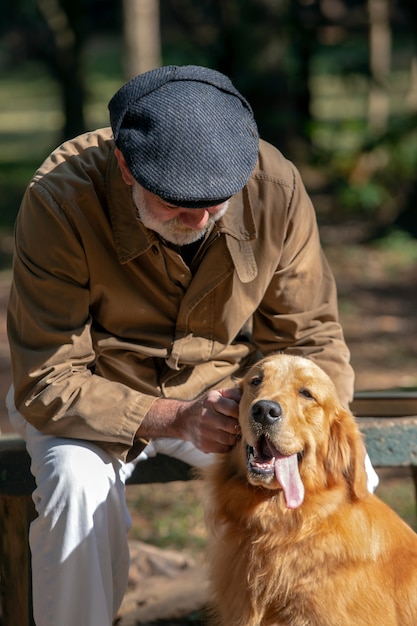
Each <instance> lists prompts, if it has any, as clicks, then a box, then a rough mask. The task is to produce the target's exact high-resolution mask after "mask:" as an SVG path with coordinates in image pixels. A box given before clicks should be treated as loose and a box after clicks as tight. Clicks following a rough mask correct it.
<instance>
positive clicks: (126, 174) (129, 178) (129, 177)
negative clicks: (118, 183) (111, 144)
mask: <svg viewBox="0 0 417 626" xmlns="http://www.w3.org/2000/svg"><path fill="white" fill-rule="evenodd" d="M114 154H115V156H116V159H117V162H118V164H119V168H120V171H121V174H122V178H123V180H124V181H125V183H126V185H133V184H134V182H135V179H134V177H133V174H132V173H131V171H130V169H129V168H128V166H127V163H126V161H125V158H124V156H123V154H122V153H121V152H120V150H119V148H115V149H114Z"/></svg>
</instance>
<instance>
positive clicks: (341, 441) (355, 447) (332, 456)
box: [326, 406, 368, 498]
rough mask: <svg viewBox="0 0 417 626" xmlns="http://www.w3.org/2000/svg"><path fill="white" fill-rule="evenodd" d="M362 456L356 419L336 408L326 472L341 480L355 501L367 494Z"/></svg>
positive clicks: (363, 458)
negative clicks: (346, 485)
mask: <svg viewBox="0 0 417 626" xmlns="http://www.w3.org/2000/svg"><path fill="white" fill-rule="evenodd" d="M365 455H366V448H365V445H364V443H363V440H362V436H361V434H360V432H359V429H358V427H357V424H356V422H355V418H354V417H353V415H352V414H351V413H350V412H349V411H347V410H346V409H344V408H343V407H341V406H339V407H337V409H336V412H335V415H334V419H333V422H332V424H331V426H330V439H329V447H328V453H327V460H326V469H327V471H328V472H329V474H330V475H331V476H332V477H333V478H334V479H335V480H336V481H339V480H344V481H345V482H346V483H347V484H348V486H349V489H350V492H351V495H352V496H353V497H355V498H364V497H365V496H366V495H367V494H368V487H367V475H366V470H365Z"/></svg>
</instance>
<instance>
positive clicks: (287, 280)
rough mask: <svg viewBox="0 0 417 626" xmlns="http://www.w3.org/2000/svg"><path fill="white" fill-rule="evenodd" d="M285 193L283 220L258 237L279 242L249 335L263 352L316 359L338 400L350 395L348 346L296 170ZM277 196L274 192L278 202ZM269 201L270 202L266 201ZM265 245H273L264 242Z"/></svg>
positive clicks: (310, 209) (312, 214) (311, 211)
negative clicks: (333, 385)
mask: <svg viewBox="0 0 417 626" xmlns="http://www.w3.org/2000/svg"><path fill="white" fill-rule="evenodd" d="M291 169H292V173H293V185H292V189H291V193H288V194H287V196H286V197H287V199H288V201H287V206H286V207H280V209H278V207H276V206H275V207H273V209H272V210H273V211H275V213H277V212H278V211H279V210H281V209H282V208H283V209H284V210H285V219H284V221H281V223H280V230H282V231H283V232H280V233H278V232H277V231H276V227H275V228H274V226H273V227H272V228H271V226H270V225H271V223H269V227H268V228H267V229H265V231H264V232H263V233H262V237H264V238H267V239H270V238H276V239H278V240H280V242H281V244H280V245H281V249H280V253H279V254H278V255H277V257H278V258H277V260H276V269H275V272H274V273H273V276H272V279H271V281H270V283H269V286H268V288H267V290H266V292H265V295H264V298H263V300H262V302H261V304H260V306H259V307H258V309H257V311H256V313H255V315H254V320H253V324H254V326H253V336H254V340H255V342H256V345H257V347H258V348H259V349H260V351H261V352H262V353H263V354H270V353H272V352H277V351H283V352H291V353H293V354H299V355H302V356H306V357H309V358H311V359H312V360H314V361H316V362H317V363H318V365H320V366H321V367H322V368H323V369H324V370H325V371H326V372H327V373H328V374H329V375H330V377H331V378H332V380H333V382H334V384H335V385H336V388H337V390H338V393H339V397H340V400H341V402H342V403H343V404H344V405H345V406H347V405H348V403H349V402H350V401H351V399H352V395H353V380H354V376H353V371H352V368H351V366H350V365H349V356H350V355H349V350H348V348H347V346H346V343H345V340H344V337H343V331H342V328H341V326H340V323H339V319H338V304H337V293H336V285H335V280H334V277H333V274H332V271H331V269H330V267H329V265H328V263H327V260H326V258H325V255H324V253H323V250H322V247H321V244H320V240H319V232H318V227H317V222H316V216H315V211H314V208H313V206H312V203H311V201H310V198H309V196H308V194H307V192H306V190H305V188H304V185H303V183H302V181H301V178H300V175H299V173H298V171H297V170H296V169H295V168H294V167H293V166H291ZM281 200H282V197H281V196H280V201H281ZM271 203H272V204H273V200H272V201H271ZM268 245H269V246H270V247H271V249H273V248H274V244H273V243H269V244H268Z"/></svg>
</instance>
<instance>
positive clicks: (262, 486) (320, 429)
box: [205, 355, 417, 626]
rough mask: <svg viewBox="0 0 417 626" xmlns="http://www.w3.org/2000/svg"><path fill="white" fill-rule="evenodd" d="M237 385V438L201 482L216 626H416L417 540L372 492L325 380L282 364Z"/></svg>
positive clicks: (355, 442) (264, 367)
mask: <svg viewBox="0 0 417 626" xmlns="http://www.w3.org/2000/svg"><path fill="white" fill-rule="evenodd" d="M241 387H242V400H241V403H240V417H239V421H240V427H241V438H240V440H239V441H238V443H237V444H236V446H235V447H234V449H233V450H232V452H230V453H229V454H225V455H219V458H218V460H217V461H216V462H215V463H214V465H213V466H212V467H211V468H209V469H208V471H207V473H206V476H205V480H206V484H207V486H208V494H209V498H208V505H207V519H208V526H209V528H210V529H211V532H210V535H211V542H210V547H209V559H210V578H211V584H212V591H213V597H214V605H215V612H216V614H217V615H218V617H216V618H215V619H214V623H216V624H221V625H222V626H416V625H417V535H416V534H415V533H414V532H413V531H412V530H411V529H410V528H409V527H408V526H407V525H406V524H405V523H404V522H403V521H402V520H401V519H400V518H399V517H398V516H397V515H396V513H394V511H392V510H391V509H390V508H389V507H388V506H386V505H385V504H384V503H383V502H382V501H381V500H379V499H378V498H377V497H376V496H374V495H372V494H370V493H369V492H368V490H367V477H366V472H365V469H364V455H365V448H364V444H363V442H362V439H361V436H360V434H359V431H358V428H357V426H356V423H355V420H354V418H353V416H352V415H351V413H349V412H348V411H347V410H345V409H344V408H342V406H341V405H340V403H339V401H338V399H337V395H336V391H335V388H334V386H333V384H332V382H331V381H330V379H329V377H328V376H327V375H326V374H325V373H324V372H323V371H322V370H321V369H320V368H319V367H318V366H317V365H315V364H314V363H313V362H312V361H310V360H308V359H305V358H302V357H295V356H287V355H274V356H271V357H267V358H266V359H263V360H262V361H260V362H259V363H258V364H257V365H255V366H254V367H252V369H251V370H250V371H249V372H248V374H247V375H246V377H245V378H244V379H243V381H242V382H241ZM259 401H261V404H259ZM263 401H267V402H266V403H265V402H263ZM268 402H269V403H272V404H268ZM256 403H258V404H256ZM293 455H295V456H293ZM269 457H271V458H269ZM273 457H274V458H275V459H276V460H274V458H273ZM284 457H286V458H284ZM282 458H284V460H282ZM279 459H280V460H279ZM280 463H283V464H284V465H283V469H282V470H280V469H279V464H280ZM275 465H276V466H277V469H276V470H275V469H274V468H275ZM297 468H298V472H299V475H297ZM285 474H286V476H287V478H285ZM278 480H279V481H280V482H281V483H282V485H283V487H281V484H280V482H278ZM284 487H285V489H284Z"/></svg>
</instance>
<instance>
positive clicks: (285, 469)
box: [275, 454, 304, 509]
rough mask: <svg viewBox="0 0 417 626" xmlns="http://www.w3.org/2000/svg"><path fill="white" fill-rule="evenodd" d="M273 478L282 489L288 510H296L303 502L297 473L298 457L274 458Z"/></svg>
mask: <svg viewBox="0 0 417 626" xmlns="http://www.w3.org/2000/svg"><path fill="white" fill-rule="evenodd" d="M275 476H276V479H277V481H278V482H279V484H280V485H281V487H282V490H283V492H284V496H285V502H286V505H287V508H288V509H296V508H297V507H298V506H300V504H302V503H303V500H304V485H303V483H302V482H301V478H300V474H299V472H298V457H297V455H296V454H292V455H291V456H279V457H277V456H276V457H275Z"/></svg>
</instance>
